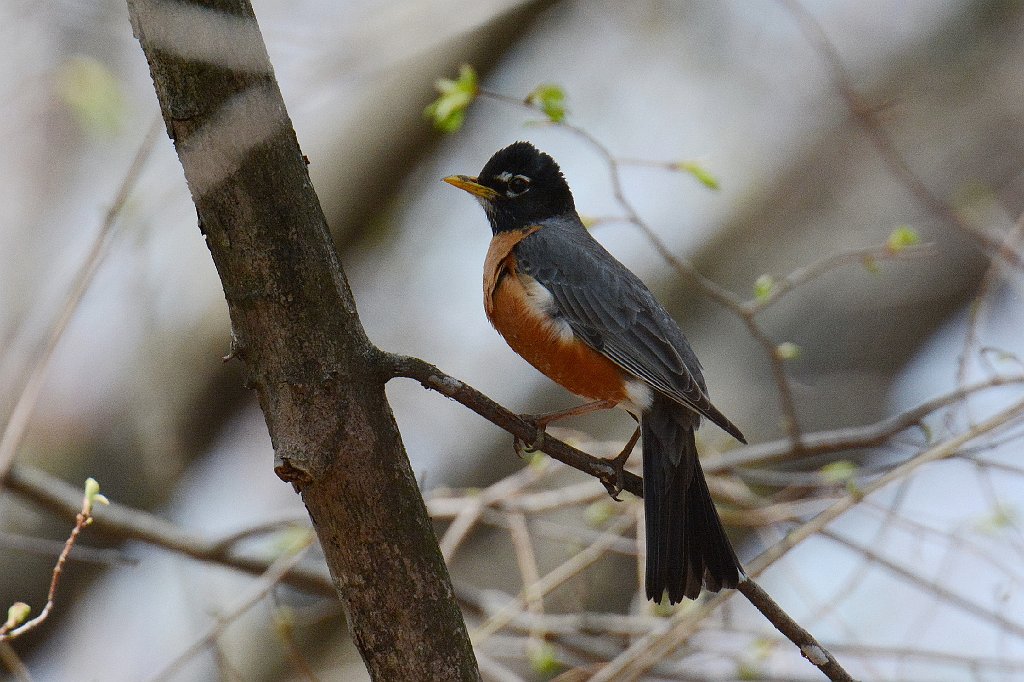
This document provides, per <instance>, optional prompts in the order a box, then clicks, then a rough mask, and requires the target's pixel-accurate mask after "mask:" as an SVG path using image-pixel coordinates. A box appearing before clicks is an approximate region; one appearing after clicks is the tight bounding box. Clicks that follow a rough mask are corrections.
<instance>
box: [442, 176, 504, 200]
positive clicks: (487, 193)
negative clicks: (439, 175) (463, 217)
mask: <svg viewBox="0 0 1024 682" xmlns="http://www.w3.org/2000/svg"><path fill="white" fill-rule="evenodd" d="M444 181H445V182H447V183H448V184H449V185H453V186H455V187H458V188H459V189H464V190H466V191H467V192H469V193H470V194H472V195H473V196H477V197H480V198H481V199H486V200H487V201H494V200H495V199H497V198H498V193H497V192H495V191H494V190H493V189H491V188H490V187H485V186H484V185H481V184H480V183H479V182H477V180H476V178H471V177H469V176H468V175H449V176H448V177H447V178H445V179H444Z"/></svg>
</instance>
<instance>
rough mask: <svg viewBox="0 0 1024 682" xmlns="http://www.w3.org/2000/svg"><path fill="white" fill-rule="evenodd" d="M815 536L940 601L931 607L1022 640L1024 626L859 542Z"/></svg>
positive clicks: (831, 534) (823, 533) (828, 535)
mask: <svg viewBox="0 0 1024 682" xmlns="http://www.w3.org/2000/svg"><path fill="white" fill-rule="evenodd" d="M818 534H819V535H821V537H824V538H828V539H829V540H831V541H832V542H835V543H836V544H839V545H842V546H843V547H846V548H847V549H849V550H852V551H854V552H858V553H860V554H862V555H864V557H865V558H867V559H868V560H870V561H871V562H872V563H873V564H875V565H878V566H881V567H882V568H884V569H886V570H887V571H889V572H890V573H893V574H894V575H897V576H899V577H900V578H902V579H903V580H905V581H907V582H909V583H910V584H912V585H913V586H914V587H916V588H918V589H920V590H924V591H926V592H930V593H932V594H933V595H934V596H936V597H937V598H938V599H939V600H940V601H938V602H933V603H943V604H950V605H952V606H955V607H957V608H959V609H961V610H962V611H965V612H967V613H969V614H971V615H972V616H975V617H976V618H978V619H980V620H983V621H986V622H988V623H991V624H993V625H996V626H997V627H999V628H1001V629H1002V630H1003V631H1005V632H1011V633H1013V634H1014V635H1016V636H1017V637H1019V638H1021V639H1024V625H1021V624H1020V623H1017V622H1014V621H1012V620H1010V619H1009V618H1006V617H1005V616H1003V615H1002V614H999V613H995V612H993V611H989V610H987V609H984V608H982V607H980V606H978V605H977V604H975V603H974V602H972V601H971V600H969V599H965V598H964V597H961V596H960V595H958V594H957V593H956V592H953V591H952V590H950V589H948V588H946V587H944V586H942V585H940V584H939V583H937V582H935V581H933V580H926V579H924V578H923V577H922V576H921V574H920V572H917V571H911V570H908V569H906V568H904V567H903V566H900V565H899V564H897V563H896V562H894V561H891V560H889V559H887V558H886V557H883V556H882V555H881V554H879V553H878V552H876V551H875V550H873V549H872V548H870V547H866V546H864V545H862V544H860V543H858V542H855V541H854V540H851V539H850V538H847V537H845V536H843V535H840V534H838V533H834V532H832V531H830V530H828V529H827V528H825V529H822V530H821V531H819V533H818Z"/></svg>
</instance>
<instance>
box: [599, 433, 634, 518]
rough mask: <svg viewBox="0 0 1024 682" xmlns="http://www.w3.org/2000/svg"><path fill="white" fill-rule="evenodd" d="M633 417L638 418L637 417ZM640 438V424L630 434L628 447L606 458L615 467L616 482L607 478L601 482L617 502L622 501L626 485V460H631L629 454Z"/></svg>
mask: <svg viewBox="0 0 1024 682" xmlns="http://www.w3.org/2000/svg"><path fill="white" fill-rule="evenodd" d="M633 418H634V419H636V417H633ZM638 440H640V427H639V426H637V427H636V431H634V432H633V435H632V436H630V438H629V440H628V441H627V442H626V447H624V448H622V452H620V453H619V454H617V455H615V456H614V457H611V458H607V459H605V460H604V461H606V462H608V463H609V464H610V465H612V468H613V469H615V483H614V484H612V483H609V482H608V481H605V480H602V481H601V483H603V484H604V487H605V488H606V489H607V490H608V494H609V495H611V496H612V499H613V500H615V501H616V502H621V501H622V500H620V499H619V493H621V492H622V489H623V488H624V487H625V480H624V479H625V475H624V474H623V472H624V471H625V470H626V462H627V461H628V460H629V456H630V454H632V452H633V448H635V447H636V442H637V441H638Z"/></svg>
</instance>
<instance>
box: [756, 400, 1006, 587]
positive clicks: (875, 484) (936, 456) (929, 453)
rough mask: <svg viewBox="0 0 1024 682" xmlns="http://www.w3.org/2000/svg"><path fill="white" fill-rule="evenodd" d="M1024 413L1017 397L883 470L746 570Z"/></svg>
mask: <svg viewBox="0 0 1024 682" xmlns="http://www.w3.org/2000/svg"><path fill="white" fill-rule="evenodd" d="M1022 414H1024V400H1022V401H1019V402H1016V403H1014V404H1013V405H1011V406H1010V407H1008V408H1007V409H1005V410H1003V411H1001V412H999V413H997V414H996V415H994V416H992V417H990V418H989V419H986V420H985V421H983V422H981V423H979V424H977V425H976V426H974V427H972V428H971V429H969V430H968V431H966V432H964V433H962V434H960V435H959V436H955V437H953V438H950V439H949V440H946V441H943V442H941V443H938V444H936V445H934V446H932V447H930V448H928V449H926V450H925V451H924V452H922V453H920V454H918V455H917V456H915V457H913V458H911V459H910V460H908V461H906V462H904V463H902V464H900V465H899V466H896V467H894V468H893V469H891V470H890V471H889V472H887V473H886V474H884V475H882V476H879V477H878V478H877V479H875V480H874V481H871V482H869V483H866V484H864V485H863V486H861V487H860V488H859V489H858V490H857V491H855V492H854V493H851V494H849V495H847V496H845V497H844V498H842V499H840V500H839V501H838V502H836V503H835V504H833V505H832V506H830V507H829V508H828V509H826V510H825V511H823V512H822V513H820V514H818V515H817V516H815V517H814V518H813V519H811V520H810V521H808V522H807V523H805V524H803V525H801V526H799V527H797V528H795V529H794V530H792V531H790V532H789V533H788V534H787V535H786V537H785V538H783V540H782V541H781V542H778V543H776V544H775V545H774V546H772V547H770V548H769V549H767V550H765V551H764V552H762V553H761V554H760V555H759V556H758V557H756V558H755V559H754V560H753V561H751V562H749V563H748V564H747V572H748V573H749V574H750V575H752V576H757V575H760V574H761V573H762V572H763V571H764V570H765V569H767V568H768V567H769V566H771V565H772V564H774V563H775V562H776V561H778V560H779V559H781V558H782V557H783V556H785V555H786V554H787V553H788V552H789V550H791V549H792V548H793V547H796V546H797V545H798V544H799V543H801V542H803V541H804V540H806V539H807V538H809V537H811V536H812V535H815V534H816V533H818V532H819V531H820V530H821V529H822V528H824V527H825V526H827V525H828V524H829V523H831V522H832V521H834V520H836V519H837V518H839V517H840V516H841V515H843V514H844V513H846V512H847V511H849V510H850V509H852V508H853V507H854V506H856V505H857V504H858V503H859V502H860V501H861V500H862V499H863V498H864V497H866V496H868V495H870V494H871V493H873V492H875V491H877V490H880V489H882V488H884V487H885V486H887V485H889V484H890V483H893V482H894V481H898V480H901V479H903V478H905V477H906V476H907V475H909V474H910V473H911V472H913V471H915V470H916V469H917V468H918V467H921V466H923V465H925V464H928V463H931V462H936V461H939V460H941V459H945V458H947V457H951V456H953V455H955V454H956V453H957V451H958V450H959V449H960V448H961V447H963V446H964V445H966V444H967V443H969V442H971V441H973V440H975V439H977V438H980V437H981V436H984V435H986V434H989V433H991V432H993V431H996V430H997V429H1000V428H1002V427H1005V426H1006V425H1007V424H1008V423H1010V422H1011V421H1012V420H1014V419H1019V418H1020V417H1021V416H1022Z"/></svg>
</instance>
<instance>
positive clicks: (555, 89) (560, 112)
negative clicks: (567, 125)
mask: <svg viewBox="0 0 1024 682" xmlns="http://www.w3.org/2000/svg"><path fill="white" fill-rule="evenodd" d="M526 103H527V104H532V105H533V106H535V107H537V108H538V109H540V110H541V111H543V112H544V115H545V116H547V117H548V119H550V121H551V122H552V123H561V122H562V121H564V120H565V114H566V109H565V91H564V90H562V88H561V87H559V86H557V85H552V84H551V83H544V84H543V85H538V86H537V87H536V88H534V89H533V92H531V93H530V94H529V95H527V96H526Z"/></svg>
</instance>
